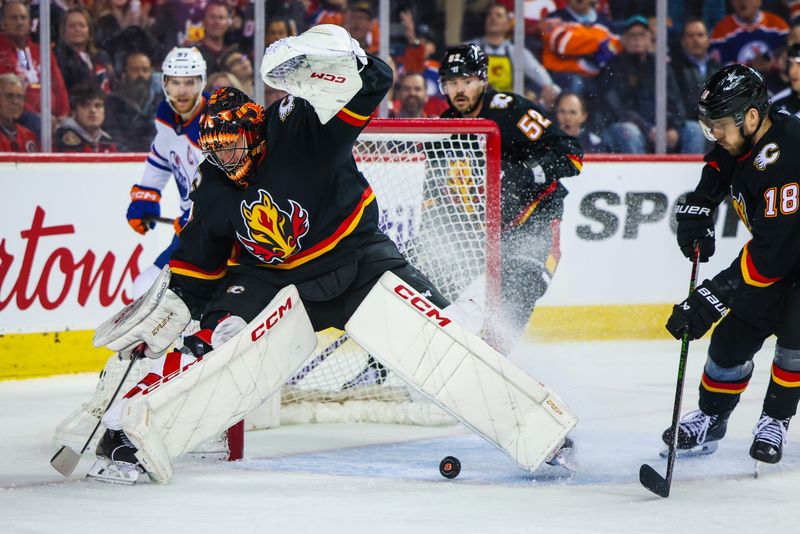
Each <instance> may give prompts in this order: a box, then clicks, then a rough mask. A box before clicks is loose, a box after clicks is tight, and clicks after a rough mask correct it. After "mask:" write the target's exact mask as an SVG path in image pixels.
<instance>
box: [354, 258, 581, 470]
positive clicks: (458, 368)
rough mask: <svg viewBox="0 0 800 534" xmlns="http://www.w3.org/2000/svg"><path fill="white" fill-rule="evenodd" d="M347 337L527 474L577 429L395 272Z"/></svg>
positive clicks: (543, 391) (543, 393)
mask: <svg viewBox="0 0 800 534" xmlns="http://www.w3.org/2000/svg"><path fill="white" fill-rule="evenodd" d="M345 330H346V331H347V333H349V334H350V336H351V337H352V338H353V339H355V340H356V341H357V342H358V343H359V345H361V346H363V347H364V349H365V350H367V351H369V353H370V354H372V355H373V356H374V357H375V358H376V359H377V360H379V361H380V362H381V363H382V364H384V365H386V367H388V368H389V369H390V370H392V371H393V372H395V373H396V374H397V375H398V376H399V377H400V378H402V379H403V380H404V381H406V382H408V384H409V385H411V386H412V387H413V388H414V389H417V390H418V391H420V392H421V393H423V394H424V395H426V396H427V397H429V398H431V399H432V400H433V401H434V402H436V404H438V405H439V406H441V407H442V408H443V409H444V410H446V411H447V412H449V413H450V414H451V415H453V416H454V417H455V418H456V419H458V420H459V421H461V422H462V423H464V424H465V425H467V426H468V427H470V428H471V429H472V430H473V431H475V432H476V433H478V434H479V435H480V436H482V437H483V438H485V439H486V440H487V441H489V442H490V443H492V444H494V445H495V446H497V447H498V448H499V449H500V450H502V451H503V452H505V453H506V454H507V455H508V457H509V458H511V460H513V461H514V462H515V463H516V464H517V465H519V466H520V467H522V468H523V469H526V470H528V471H531V472H533V471H534V470H536V469H537V468H538V467H539V466H540V465H541V464H542V462H544V461H546V460H548V459H549V457H550V456H551V455H552V453H553V452H554V451H555V450H556V449H557V448H558V447H559V446H560V445H561V443H562V442H563V440H564V438H565V437H566V435H567V433H568V432H569V431H570V429H572V427H574V426H575V424H576V423H577V418H576V417H575V416H574V415H573V414H572V413H571V412H570V410H569V408H567V406H566V405H565V404H564V403H563V402H562V401H561V400H560V399H559V398H558V397H557V396H556V395H555V394H553V393H552V392H551V391H550V390H548V389H547V388H546V387H544V386H543V385H541V384H540V383H539V382H537V381H536V380H534V379H533V378H531V377H530V376H529V375H528V374H527V373H525V372H524V371H522V370H521V369H519V368H518V367H517V366H516V365H514V364H513V363H511V362H509V361H508V360H507V359H506V358H505V357H504V356H503V355H501V354H500V353H499V352H497V351H495V350H494V349H492V348H491V347H490V346H489V345H487V344H486V343H484V342H483V341H482V340H481V339H480V338H478V337H477V336H475V335H473V334H470V333H469V332H467V331H466V330H464V329H463V328H461V327H460V326H459V325H458V324H457V323H455V322H454V321H453V320H451V319H450V318H448V317H446V316H445V314H444V313H443V312H442V310H439V309H438V308H436V307H435V306H434V305H433V304H431V303H430V302H428V301H427V300H426V299H425V298H423V297H422V296H421V295H420V294H419V293H417V292H416V291H415V290H414V289H412V288H411V287H410V286H409V285H408V284H406V283H405V282H403V281H402V280H401V279H400V278H398V277H397V276H396V275H394V274H392V273H390V272H387V273H384V275H383V276H382V277H381V278H380V280H379V281H378V283H377V284H375V287H374V288H372V290H371V291H370V293H369V295H367V298H366V299H364V301H363V302H362V303H361V305H360V306H359V307H358V309H357V310H356V311H355V313H354V314H353V316H352V317H351V318H350V320H349V321H348V323H347V325H346V327H345Z"/></svg>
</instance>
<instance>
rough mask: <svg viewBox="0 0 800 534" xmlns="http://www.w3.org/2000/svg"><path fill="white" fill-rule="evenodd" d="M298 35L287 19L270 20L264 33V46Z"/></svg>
mask: <svg viewBox="0 0 800 534" xmlns="http://www.w3.org/2000/svg"><path fill="white" fill-rule="evenodd" d="M293 35H297V32H296V31H295V30H294V29H293V28H292V25H291V24H290V23H289V21H288V20H286V19H270V20H268V21H267V28H266V31H265V32H264V45H265V46H269V45H271V44H272V43H274V42H275V41H277V40H279V39H283V38H284V37H291V36H293Z"/></svg>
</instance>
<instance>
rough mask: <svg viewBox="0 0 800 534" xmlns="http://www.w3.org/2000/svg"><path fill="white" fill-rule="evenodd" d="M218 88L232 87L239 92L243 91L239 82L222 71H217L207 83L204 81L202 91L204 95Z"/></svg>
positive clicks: (231, 75)
mask: <svg viewBox="0 0 800 534" xmlns="http://www.w3.org/2000/svg"><path fill="white" fill-rule="evenodd" d="M220 87H233V88H235V89H238V90H240V91H244V89H242V84H241V83H239V80H238V79H237V78H236V76H234V75H233V74H231V73H230V72H225V71H224V70H218V71H217V72H215V73H214V74H212V75H211V76H209V77H208V81H206V86H205V88H204V89H203V92H204V93H213V92H214V91H216V90H217V89H219V88H220Z"/></svg>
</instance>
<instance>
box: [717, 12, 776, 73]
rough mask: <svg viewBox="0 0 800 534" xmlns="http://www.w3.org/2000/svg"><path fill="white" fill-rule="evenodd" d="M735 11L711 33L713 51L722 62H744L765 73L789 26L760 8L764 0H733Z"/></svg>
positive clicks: (723, 63) (725, 63)
mask: <svg viewBox="0 0 800 534" xmlns="http://www.w3.org/2000/svg"><path fill="white" fill-rule="evenodd" d="M731 7H733V14H731V15H728V16H727V17H725V18H724V19H722V20H721V21H719V23H718V24H717V25H716V26H715V27H714V30H713V31H712V32H711V51H712V54H715V55H716V57H717V59H718V60H719V62H720V64H722V65H723V66H724V65H729V64H731V63H742V64H745V65H749V66H750V67H753V68H754V69H756V70H757V71H759V72H761V73H762V74H766V73H768V72H769V70H770V68H771V67H772V60H773V58H774V57H775V51H776V50H777V49H778V48H780V47H781V46H784V45H785V44H786V36H787V34H788V33H789V25H788V24H787V23H786V21H784V20H783V19H782V18H780V17H779V16H778V15H776V14H774V13H770V12H768V11H762V10H761V0H731Z"/></svg>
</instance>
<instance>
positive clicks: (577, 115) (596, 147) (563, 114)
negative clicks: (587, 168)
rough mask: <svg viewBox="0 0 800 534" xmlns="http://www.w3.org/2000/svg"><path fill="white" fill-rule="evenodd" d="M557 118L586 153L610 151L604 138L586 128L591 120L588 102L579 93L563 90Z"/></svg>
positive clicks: (565, 130)
mask: <svg viewBox="0 0 800 534" xmlns="http://www.w3.org/2000/svg"><path fill="white" fill-rule="evenodd" d="M556 119H557V120H558V125H559V127H560V128H561V129H562V130H564V132H565V133H567V134H568V135H571V136H572V137H575V138H577V139H578V141H579V142H580V144H581V147H582V148H583V151H584V152H586V153H589V152H591V153H598V152H609V149H608V145H606V143H605V142H604V141H603V138H602V137H600V136H599V135H597V134H596V133H594V132H590V131H589V130H587V129H586V128H585V125H586V121H587V120H589V112H588V111H587V109H586V102H585V101H584V99H583V98H582V97H581V96H580V95H578V94H577V93H568V92H566V91H565V92H562V93H561V94H560V95H558V99H556Z"/></svg>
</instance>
